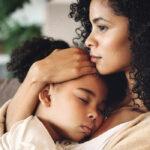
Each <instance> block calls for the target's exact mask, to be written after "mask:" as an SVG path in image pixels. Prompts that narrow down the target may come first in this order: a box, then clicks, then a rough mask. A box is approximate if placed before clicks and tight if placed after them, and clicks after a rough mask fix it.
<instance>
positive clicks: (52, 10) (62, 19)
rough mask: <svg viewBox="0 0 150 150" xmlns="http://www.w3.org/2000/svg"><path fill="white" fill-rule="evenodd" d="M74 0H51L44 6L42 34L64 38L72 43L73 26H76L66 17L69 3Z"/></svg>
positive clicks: (73, 35)
mask: <svg viewBox="0 0 150 150" xmlns="http://www.w3.org/2000/svg"><path fill="white" fill-rule="evenodd" d="M73 1H75V0H68V1H67V0H65V1H62V0H59V1H58V0H53V1H51V2H49V4H48V5H47V7H46V11H45V13H46V14H45V15H46V17H45V18H46V19H45V23H44V24H43V34H44V35H46V36H52V37H55V38H57V39H63V40H66V41H67V42H68V43H69V44H72V39H73V37H75V36H76V34H75V28H76V27H77V26H78V24H77V23H75V22H74V21H73V20H72V19H71V18H69V17H68V14H69V10H70V3H71V2H73Z"/></svg>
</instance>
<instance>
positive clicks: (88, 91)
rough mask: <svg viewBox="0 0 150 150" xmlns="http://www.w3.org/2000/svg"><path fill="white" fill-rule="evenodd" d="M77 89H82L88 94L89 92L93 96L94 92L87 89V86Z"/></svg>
mask: <svg viewBox="0 0 150 150" xmlns="http://www.w3.org/2000/svg"><path fill="white" fill-rule="evenodd" d="M78 89H79V90H82V91H84V92H86V93H88V94H90V95H93V96H95V93H94V92H93V91H91V90H89V89H87V88H78Z"/></svg>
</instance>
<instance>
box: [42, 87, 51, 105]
mask: <svg viewBox="0 0 150 150" xmlns="http://www.w3.org/2000/svg"><path fill="white" fill-rule="evenodd" d="M49 91H50V85H47V86H45V87H44V88H43V89H42V91H41V92H40V93H39V100H40V102H41V104H42V105H44V106H46V107H49V106H50V103H51V99H50V92H49Z"/></svg>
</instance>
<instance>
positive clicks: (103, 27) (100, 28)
mask: <svg viewBox="0 0 150 150" xmlns="http://www.w3.org/2000/svg"><path fill="white" fill-rule="evenodd" d="M98 28H99V30H100V31H102V32H104V31H107V30H108V27H107V26H105V25H101V26H98Z"/></svg>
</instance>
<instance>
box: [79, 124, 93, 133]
mask: <svg viewBox="0 0 150 150" xmlns="http://www.w3.org/2000/svg"><path fill="white" fill-rule="evenodd" d="M81 129H82V132H83V133H85V134H86V135H91V134H92V132H93V128H91V127H89V126H86V125H82V126H81Z"/></svg>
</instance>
